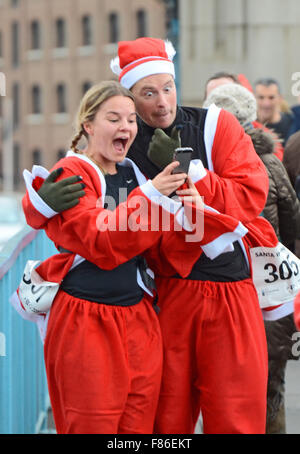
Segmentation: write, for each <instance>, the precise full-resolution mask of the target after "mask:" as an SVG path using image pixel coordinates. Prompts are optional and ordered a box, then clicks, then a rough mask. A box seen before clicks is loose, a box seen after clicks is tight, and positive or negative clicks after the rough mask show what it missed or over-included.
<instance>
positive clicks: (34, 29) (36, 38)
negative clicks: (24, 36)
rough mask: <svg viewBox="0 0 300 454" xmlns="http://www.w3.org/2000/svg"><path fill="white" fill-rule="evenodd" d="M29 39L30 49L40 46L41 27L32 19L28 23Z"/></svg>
mask: <svg viewBox="0 0 300 454" xmlns="http://www.w3.org/2000/svg"><path fill="white" fill-rule="evenodd" d="M30 40H31V42H30V48H31V49H34V50H36V49H40V48H41V27H40V23H39V22H38V21H37V20H33V21H32V22H31V24H30Z"/></svg>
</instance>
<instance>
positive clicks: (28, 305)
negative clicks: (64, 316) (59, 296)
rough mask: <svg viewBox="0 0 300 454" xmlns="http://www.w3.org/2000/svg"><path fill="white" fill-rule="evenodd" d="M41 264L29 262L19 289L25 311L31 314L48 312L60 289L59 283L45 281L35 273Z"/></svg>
mask: <svg viewBox="0 0 300 454" xmlns="http://www.w3.org/2000/svg"><path fill="white" fill-rule="evenodd" d="M39 263H40V262H39V261H33V260H28V262H27V263H26V267H25V269H24V273H23V277H22V280H21V282H20V285H19V289H18V294H19V298H20V301H21V303H22V305H23V307H24V309H25V310H26V312H29V313H31V314H42V313H46V312H48V310H49V309H50V307H51V305H52V303H53V300H54V298H55V296H56V293H57V292H58V289H59V284H58V283H56V282H47V281H44V280H43V279H42V278H41V276H40V275H39V274H38V273H37V272H36V271H35V269H34V268H35V267H36V266H37V265H38V264H39Z"/></svg>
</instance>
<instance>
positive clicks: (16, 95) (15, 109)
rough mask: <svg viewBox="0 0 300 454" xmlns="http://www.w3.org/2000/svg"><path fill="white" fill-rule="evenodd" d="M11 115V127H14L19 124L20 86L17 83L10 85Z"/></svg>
mask: <svg viewBox="0 0 300 454" xmlns="http://www.w3.org/2000/svg"><path fill="white" fill-rule="evenodd" d="M12 116H13V128H14V129H16V128H17V127H18V126H19V124H20V87H19V84H18V83H14V84H13V86H12Z"/></svg>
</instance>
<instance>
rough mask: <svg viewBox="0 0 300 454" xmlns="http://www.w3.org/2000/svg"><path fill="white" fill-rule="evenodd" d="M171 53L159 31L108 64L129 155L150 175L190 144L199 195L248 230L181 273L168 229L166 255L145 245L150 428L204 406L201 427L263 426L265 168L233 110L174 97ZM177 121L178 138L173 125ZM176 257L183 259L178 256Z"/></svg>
mask: <svg viewBox="0 0 300 454" xmlns="http://www.w3.org/2000/svg"><path fill="white" fill-rule="evenodd" d="M173 56H174V50H173V49H172V46H170V43H168V44H167V45H166V44H165V43H164V41H162V40H157V39H152V38H141V39H138V40H136V41H126V42H121V43H119V55H118V59H117V60H116V61H114V62H113V64H112V68H113V70H114V71H115V72H117V73H118V74H119V81H120V83H121V84H122V85H123V86H125V87H126V88H129V89H130V90H131V91H132V92H133V94H134V96H135V102H136V108H137V113H138V115H139V118H138V134H137V137H136V139H135V141H134V143H133V145H132V147H131V149H130V152H129V156H130V158H131V159H132V160H133V161H134V162H135V163H136V164H137V165H138V167H139V168H140V170H141V171H142V172H143V173H144V174H145V175H146V176H147V177H148V178H155V176H156V175H157V174H158V173H159V172H160V171H161V169H162V168H163V167H164V166H165V165H166V164H168V162H170V161H171V160H172V155H173V152H174V149H175V148H177V147H178V146H180V145H182V146H185V147H192V148H193V150H194V151H193V162H194V163H196V166H197V170H196V172H191V179H192V181H193V182H194V184H195V186H196V188H197V190H198V192H199V194H200V195H201V196H203V197H204V201H205V203H206V204H207V205H209V206H210V208H211V209H212V210H217V212H218V213H221V214H223V215H226V216H230V217H232V218H233V219H236V220H237V221H239V222H242V223H243V224H244V225H246V227H247V229H248V230H249V232H248V234H247V235H246V237H245V240H244V241H241V240H237V241H233V242H232V249H231V251H230V252H226V251H225V250H223V253H221V254H219V255H218V256H215V257H209V255H207V254H205V253H202V254H201V255H200V256H199V258H198V260H197V259H196V260H195V263H194V265H193V266H192V267H191V268H190V272H188V273H180V272H179V271H178V270H179V269H180V268H179V265H178V263H177V262H178V254H176V250H175V249H174V248H172V242H171V241H172V237H171V236H168V235H165V236H162V237H160V239H159V245H160V247H162V254H161V256H163V257H165V258H166V260H165V261H164V260H162V261H160V260H159V257H158V254H157V250H156V249H155V248H154V249H151V250H150V251H149V254H147V259H148V262H149V263H150V265H151V266H153V265H155V266H156V270H155V271H156V287H157V292H158V298H159V306H160V309H161V310H160V314H159V320H160V326H161V329H162V336H163V346H164V365H163V378H162V387H161V393H160V398H159V404H158V410H157V415H156V425H155V430H156V432H158V433H192V432H193V431H194V428H195V425H196V422H197V419H198V416H199V412H200V410H201V412H202V416H203V425H204V432H205V433H264V432H265V420H266V389H267V349H266V339H265V330H264V325H263V318H262V311H261V309H260V306H259V302H258V296H257V291H256V289H255V287H254V285H253V281H252V279H251V261H250V260H249V258H250V254H249V249H250V247H253V246H259V245H260V244H261V242H264V244H265V245H266V246H274V245H276V243H277V238H276V235H275V233H274V231H273V230H272V228H271V227H270V225H269V224H268V223H267V222H266V221H265V220H264V219H260V220H258V219H257V217H258V216H259V214H260V213H261V212H262V210H263V208H264V206H265V202H266V197H267V193H268V177H267V173H266V171H265V169H264V166H263V164H262V162H261V161H260V159H259V158H258V157H257V155H256V153H255V150H254V148H253V146H252V143H251V140H250V138H249V137H248V136H246V134H245V133H244V131H243V129H242V127H241V126H240V125H239V123H238V121H237V120H236V119H235V118H234V117H233V116H232V115H231V114H230V113H228V112H226V111H224V110H222V109H219V108H217V107H216V106H211V107H210V108H209V109H198V108H190V107H182V106H177V103H176V88H175V83H174V77H175V72H174V65H173V62H172V58H173ZM178 125H181V127H182V129H181V134H180V135H181V137H179V136H178V135H177V134H176V131H175V132H174V128H175V129H176V126H178ZM158 156H161V158H162V159H161V163H162V165H161V166H160V165H159V162H158V159H157V157H158ZM77 174H78V173H77ZM51 187H53V186H51ZM54 187H55V186H54ZM42 188H43V186H42ZM42 188H41V189H42ZM185 191H188V190H184V189H183V190H180V192H178V194H180V195H182V196H184V195H185V194H187V193H186V192H185ZM81 200H82V199H81ZM28 206H29V205H28ZM25 208H26V207H25ZM52 208H54V210H55V203H54V204H53V206H52ZM38 211H39V210H37V209H36V207H34V209H32V207H31V209H29V210H28V212H27V215H28V213H29V212H30V213H31V214H30V218H31V221H30V219H29V218H28V221H29V223H32V222H33V219H34V221H36V224H35V226H36V227H38V225H39V223H40V226H41V225H43V223H47V222H49V221H48V218H50V217H51V215H52V214H47V215H46V216H44V217H43V216H42V217H41V218H40V219H38V216H41V215H40V214H39V213H38ZM55 211H56V210H55ZM33 213H35V214H33ZM53 214H55V213H53ZM34 216H36V217H34ZM212 228H213V229H214V227H213V226H212ZM205 232H206V230H205ZM215 233H216V232H215ZM70 242H71V239H70ZM168 242H170V243H169V246H170V247H169V248H168ZM185 249H187V250H188V246H185ZM167 251H168V254H167ZM176 257H177V258H176ZM167 259H168V260H169V261H172V260H173V262H172V264H173V268H174V270H176V271H175V272H174V273H173V274H170V273H169V272H168V271H170V269H169V268H167V267H165V266H164V264H165V263H167ZM181 259H182V260H181V261H182V262H185V261H186V262H187V263H188V262H189V259H187V260H186V258H185V256H184V255H182V256H181ZM177 266H178V268H177ZM186 268H187V267H186ZM185 271H187V269H185Z"/></svg>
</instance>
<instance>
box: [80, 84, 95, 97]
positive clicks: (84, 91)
mask: <svg viewBox="0 0 300 454" xmlns="http://www.w3.org/2000/svg"><path fill="white" fill-rule="evenodd" d="M92 85H93V84H92V82H89V81H85V82H83V84H82V89H81V92H82V95H84V94H85V93H86V92H87V91H88V90H89V89H90V88H91V86H92Z"/></svg>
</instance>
